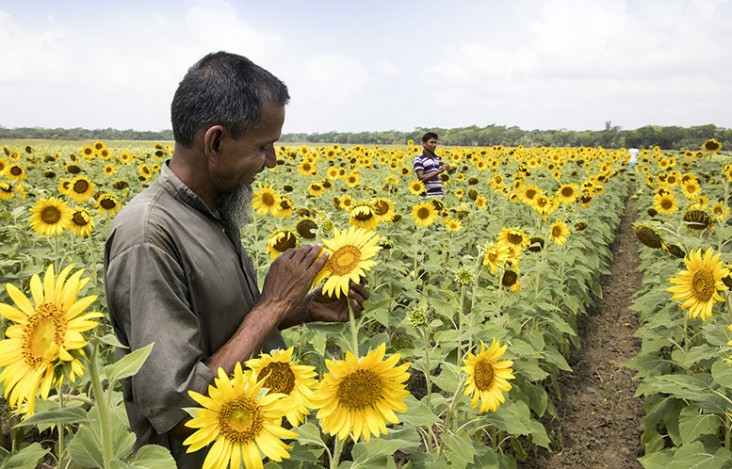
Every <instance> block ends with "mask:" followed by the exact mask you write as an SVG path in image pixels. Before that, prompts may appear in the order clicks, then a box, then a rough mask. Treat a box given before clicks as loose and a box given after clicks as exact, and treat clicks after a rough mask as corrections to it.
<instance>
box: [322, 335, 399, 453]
mask: <svg viewBox="0 0 732 469" xmlns="http://www.w3.org/2000/svg"><path fill="white" fill-rule="evenodd" d="M385 353H386V345H385V344H381V345H379V346H378V347H377V348H376V350H373V351H372V350H369V353H368V354H367V355H366V356H365V357H363V358H359V359H357V358H356V357H355V356H354V355H353V354H352V353H351V352H346V359H345V360H338V361H331V360H326V362H325V364H326V366H327V367H328V372H327V373H325V375H324V376H323V380H322V381H321V382H320V386H319V387H318V388H317V389H316V390H315V393H314V396H313V403H314V405H315V408H316V409H319V410H318V413H317V415H316V417H317V418H318V420H320V426H321V428H322V429H323V432H324V433H328V434H330V435H337V437H338V439H340V440H345V439H346V438H348V435H349V434H353V439H354V441H358V440H359V439H360V438H361V437H362V436H363V439H364V440H365V441H369V440H370V439H371V436H372V435H373V436H374V437H377V438H378V437H379V436H381V435H386V433H387V430H386V424H387V423H393V424H396V423H399V418H398V417H397V416H396V414H395V413H394V412H395V411H397V412H406V411H407V405H406V404H405V403H404V402H403V400H404V399H405V398H406V397H407V396H409V391H407V389H406V381H407V380H408V379H409V373H408V372H407V370H408V369H409V367H410V363H403V364H401V365H397V363H398V362H399V359H400V355H399V354H398V353H395V354H393V355H392V356H390V357H389V358H387V359H385V360H384V355H385Z"/></svg>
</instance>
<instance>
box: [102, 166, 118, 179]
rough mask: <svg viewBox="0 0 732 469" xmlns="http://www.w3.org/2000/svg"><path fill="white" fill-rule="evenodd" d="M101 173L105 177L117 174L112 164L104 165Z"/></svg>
mask: <svg viewBox="0 0 732 469" xmlns="http://www.w3.org/2000/svg"><path fill="white" fill-rule="evenodd" d="M102 172H103V173H104V174H105V175H106V176H111V175H113V174H114V173H116V172H117V167H116V166H115V165H114V164H113V163H109V164H105V165H104V168H102Z"/></svg>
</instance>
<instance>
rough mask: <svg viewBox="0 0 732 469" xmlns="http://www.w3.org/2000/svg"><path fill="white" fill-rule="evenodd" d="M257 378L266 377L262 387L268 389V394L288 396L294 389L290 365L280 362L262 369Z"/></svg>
mask: <svg viewBox="0 0 732 469" xmlns="http://www.w3.org/2000/svg"><path fill="white" fill-rule="evenodd" d="M259 376H266V377H267V378H266V379H265V380H264V387H265V388H269V390H270V392H280V393H282V394H288V395H289V394H290V392H292V390H293V389H294V388H295V373H293V372H292V369H291V368H290V365H288V364H287V363H282V362H272V363H270V364H269V365H267V366H265V367H264V368H262V371H260V372H259Z"/></svg>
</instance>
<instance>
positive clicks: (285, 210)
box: [278, 196, 295, 218]
mask: <svg viewBox="0 0 732 469" xmlns="http://www.w3.org/2000/svg"><path fill="white" fill-rule="evenodd" d="M294 207H295V206H294V204H293V203H292V200H290V199H289V198H288V197H285V196H282V198H281V199H280V209H279V211H278V212H279V213H278V216H280V217H282V218H287V217H291V216H292V211H293V208H294Z"/></svg>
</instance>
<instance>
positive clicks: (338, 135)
mask: <svg viewBox="0 0 732 469" xmlns="http://www.w3.org/2000/svg"><path fill="white" fill-rule="evenodd" d="M427 131H433V132H437V133H438V134H439V135H440V143H441V144H442V145H459V146H493V145H504V146H509V147H516V146H519V145H523V146H525V147H529V146H532V147H539V146H546V147H577V146H587V147H598V146H601V147H604V148H621V147H624V148H631V147H637V148H651V147H654V146H659V147H661V148H663V149H665V150H698V149H699V147H700V146H701V145H702V144H703V143H704V142H705V141H707V140H708V139H710V138H714V139H716V140H718V141H719V142H721V143H722V145H723V147H724V148H725V149H730V148H732V129H726V128H723V127H717V126H716V125H713V124H708V125H699V126H694V127H677V126H652V125H648V126H645V127H640V128H638V129H634V130H623V129H622V128H621V127H619V126H613V125H612V122H610V121H607V122H606V123H605V128H604V129H603V130H582V131H574V130H563V129H562V130H523V129H521V128H519V127H506V126H501V125H489V126H486V127H478V126H470V127H460V128H454V129H442V128H416V129H414V130H412V131H407V132H403V131H398V130H385V131H374V132H335V131H333V132H323V133H288V134H284V135H282V138H281V139H280V142H282V143H313V144H319V143H340V144H362V145H389V144H394V145H400V144H401V145H403V144H405V143H406V142H407V141H408V140H413V141H414V142H415V143H419V141H420V138H421V136H422V134H423V133H425V132H427ZM25 138H27V139H50V140H160V141H170V140H173V131H172V130H162V131H159V132H153V131H141V130H132V129H127V130H117V129H95V130H88V129H81V128H74V129H62V128H56V129H46V128H40V127H22V128H15V129H7V128H4V127H2V126H0V139H25Z"/></svg>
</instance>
